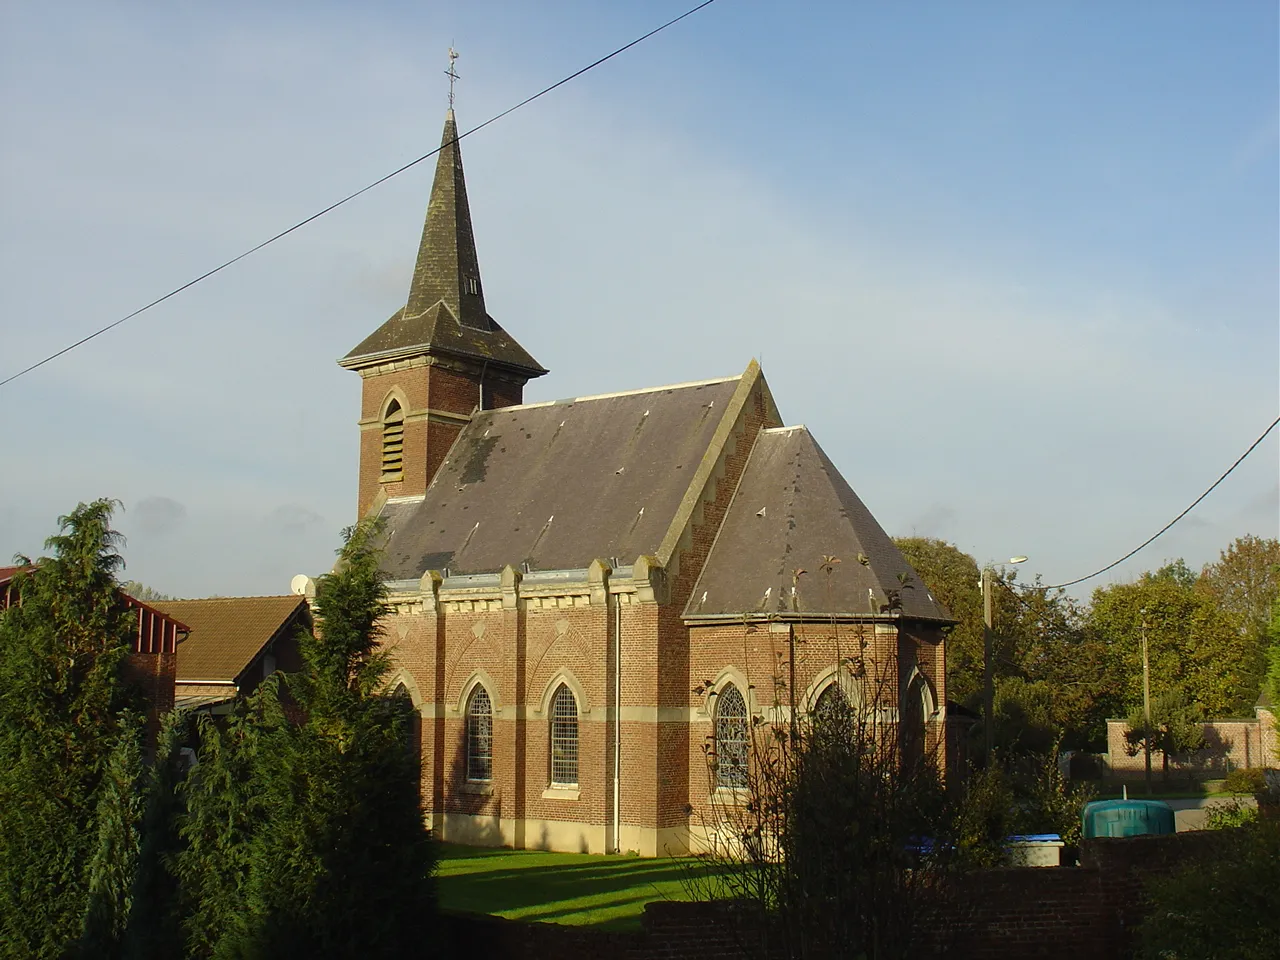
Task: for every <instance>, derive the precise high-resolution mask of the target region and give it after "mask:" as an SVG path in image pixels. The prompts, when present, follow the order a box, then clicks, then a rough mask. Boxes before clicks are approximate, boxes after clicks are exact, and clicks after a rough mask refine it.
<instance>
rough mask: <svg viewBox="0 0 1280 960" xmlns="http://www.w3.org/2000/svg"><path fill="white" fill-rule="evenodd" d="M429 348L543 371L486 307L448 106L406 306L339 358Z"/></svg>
mask: <svg viewBox="0 0 1280 960" xmlns="http://www.w3.org/2000/svg"><path fill="white" fill-rule="evenodd" d="M428 352H434V353H450V354H457V355H461V356H464V357H468V358H472V359H478V360H482V361H487V362H489V363H492V364H495V365H499V366H504V367H508V368H513V369H514V370H516V371H517V372H519V373H522V374H524V375H525V376H528V377H538V376H541V375H542V374H544V373H546V372H547V371H546V369H545V368H544V367H543V366H542V365H541V364H540V363H538V361H537V360H535V359H533V357H532V356H530V355H529V353H528V351H526V350H525V349H524V348H523V347H521V346H520V344H518V343H516V341H515V339H514V338H513V337H512V336H511V335H510V334H509V333H507V332H506V331H505V330H503V329H502V327H500V326H499V325H498V324H497V322H496V321H494V319H493V318H492V317H490V316H489V314H488V313H487V312H486V311H485V306H484V286H483V284H482V283H481V281H480V260H479V257H478V256H477V255H476V241H475V232H474V230H473V229H472V226H471V207H470V205H469V204H468V203H467V184H466V180H465V178H464V176H463V172H462V150H461V148H460V147H459V146H458V126H457V123H456V121H455V120H454V116H453V111H452V110H450V111H449V113H448V116H447V117H446V119H445V124H444V133H443V135H442V136H441V138H440V152H439V154H437V159H436V176H435V181H434V182H433V183H432V185H431V199H430V201H429V202H428V204H427V215H426V220H425V222H424V223H423V226H422V240H421V242H420V243H419V245H418V259H417V261H416V263H415V264H414V268H413V280H412V282H411V283H410V285H409V296H408V298H407V300H406V302H405V306H404V308H402V309H400V310H397V311H396V312H395V313H394V314H393V315H392V316H391V319H389V320H387V322H386V323H384V324H383V325H382V326H380V327H379V328H378V329H377V330H375V331H374V332H373V333H372V334H370V335H369V336H368V337H366V338H365V339H364V340H362V341H361V342H360V343H359V344H358V345H357V346H356V347H355V348H354V349H353V350H352V351H351V352H350V353H348V354H347V355H346V356H345V357H344V358H343V359H342V360H340V361H339V363H341V364H342V366H344V367H349V368H350V367H361V366H366V365H368V364H371V363H376V362H379V361H381V360H385V359H391V358H394V357H399V356H405V355H416V354H422V353H428Z"/></svg>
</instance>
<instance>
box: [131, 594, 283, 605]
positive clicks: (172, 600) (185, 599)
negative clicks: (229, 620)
mask: <svg viewBox="0 0 1280 960" xmlns="http://www.w3.org/2000/svg"><path fill="white" fill-rule="evenodd" d="M303 599H305V598H303V597H300V596H298V595H297V594H293V593H263V594H253V595H251V596H247V597H171V598H170V599H168V600H156V601H154V602H155V603H217V602H219V601H223V600H303Z"/></svg>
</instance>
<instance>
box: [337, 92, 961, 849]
mask: <svg viewBox="0 0 1280 960" xmlns="http://www.w3.org/2000/svg"><path fill="white" fill-rule="evenodd" d="M442 143H443V145H442V147H441V149H440V153H439V156H438V163H437V167H436V173H435V181H434V183H433V185H432V189H431V199H430V203H429V205H428V207H427V216H426V223H425V226H424V228H423V232H422V242H421V245H420V246H419V248H418V257H417V262H416V265H415V268H414V273H413V280H412V283H411V285H410V289H409V296H408V299H407V302H406V303H405V306H404V308H403V309H402V310H399V311H397V312H396V313H395V314H394V315H393V316H392V317H391V318H390V319H389V320H387V321H386V322H385V323H384V324H382V326H380V327H378V328H377V329H376V330H374V331H373V333H371V334H370V335H369V336H368V337H367V338H365V339H364V340H363V341H362V342H361V343H360V344H359V345H358V346H357V347H355V349H353V350H352V351H351V352H350V353H349V354H347V356H346V357H344V358H343V359H342V360H341V361H339V362H340V363H341V365H342V366H343V367H345V368H346V369H348V370H352V371H355V372H356V373H358V374H359V375H360V378H361V381H362V400H361V414H360V421H359V425H360V480H359V511H360V514H361V515H366V516H367V515H378V516H381V517H383V518H384V519H385V521H386V525H387V534H388V548H387V557H386V561H385V563H386V572H387V574H388V577H389V580H390V589H391V604H392V608H393V611H394V612H393V614H392V615H391V616H390V617H389V621H388V622H387V623H386V624H385V631H386V636H387V639H388V641H389V642H390V643H391V645H392V646H393V647H394V656H395V660H396V674H395V678H394V679H393V680H392V686H393V687H399V686H401V685H402V686H403V687H404V688H405V690H406V691H407V692H408V693H409V695H410V696H411V697H412V700H413V703H414V705H415V706H416V708H417V710H418V713H419V715H420V717H421V724H420V735H419V742H420V747H421V770H422V794H423V805H424V809H425V811H426V815H427V817H428V821H429V824H430V826H432V827H433V829H434V830H435V831H436V834H437V836H439V837H441V838H443V839H447V840H454V841H459V842H464V843H477V844H493V845H499V844H501V845H507V846H512V847H516V848H524V847H530V848H532V847H537V848H544V849H552V850H570V851H590V852H611V851H637V852H639V853H640V854H642V855H645V856H661V855H665V854H675V853H682V852H685V851H687V850H689V849H691V848H693V849H696V848H697V847H698V846H699V839H698V838H699V824H701V823H704V822H706V817H707V814H708V811H709V808H710V805H711V804H713V803H716V802H727V803H735V802H740V800H741V797H742V795H743V786H744V784H745V782H746V776H747V769H746V765H747V761H748V752H747V741H748V738H749V736H750V730H751V729H752V728H753V726H754V725H755V724H756V723H758V722H761V721H772V722H778V721H784V722H785V720H786V719H787V718H788V717H789V716H791V715H792V713H791V712H792V711H793V710H794V711H797V712H799V713H804V712H807V711H810V710H813V709H815V708H816V707H817V706H818V704H819V701H820V700H821V698H822V697H824V696H830V695H834V694H839V695H843V696H849V697H855V698H856V697H859V696H862V691H861V690H860V687H859V684H860V681H859V677H861V676H864V675H865V673H864V671H865V666H864V662H865V663H870V664H872V665H873V666H874V668H875V670H874V671H873V672H876V671H878V672H879V674H880V675H887V676H890V677H892V693H891V694H890V696H889V700H890V701H893V700H896V701H897V702H896V703H893V702H891V703H889V704H888V706H887V708H886V709H889V710H890V711H891V712H892V713H893V714H894V715H895V717H896V718H898V719H899V720H900V721H901V728H902V729H903V730H904V731H910V733H911V736H910V737H906V736H904V737H903V742H904V743H913V744H915V748H916V749H919V750H936V751H938V752H939V753H941V751H942V750H943V743H942V740H943V739H944V738H943V737H942V736H941V733H942V729H943V721H944V715H945V709H944V704H945V702H946V689H945V679H944V676H945V675H944V660H945V656H944V643H943V636H944V631H945V629H946V627H947V626H948V625H949V624H950V623H951V619H950V617H949V615H948V614H947V612H946V610H944V609H943V608H942V607H941V605H940V604H938V603H936V602H935V601H934V600H933V598H932V597H931V596H930V595H929V593H928V591H927V589H926V588H925V587H924V585H923V584H922V583H920V581H919V580H918V578H916V576H915V574H914V573H913V571H912V570H911V568H910V567H909V566H908V565H907V563H906V561H905V560H904V559H903V557H902V555H901V554H900V553H899V552H898V550H897V548H896V547H895V546H894V544H893V542H892V540H890V538H889V537H888V536H887V535H886V534H885V532H884V530H883V529H881V527H880V526H879V524H877V523H876V520H875V518H874V517H873V516H872V515H871V513H870V512H869V511H868V510H867V508H866V507H865V506H864V505H863V503H862V501H861V500H860V499H859V498H858V496H857V494H855V493H854V491H853V489H852V488H851V487H850V486H849V484H848V483H847V482H846V481H845V479H844V477H842V476H841V474H840V471H839V470H838V469H837V468H836V466H835V465H834V464H833V463H832V462H831V460H830V459H828V457H827V455H826V454H825V453H824V452H823V450H822V448H821V447H820V446H818V443H817V442H816V440H815V439H814V437H813V436H812V435H811V434H810V433H809V431H808V430H806V429H805V428H804V427H803V426H800V425H793V426H787V425H785V424H784V423H783V421H782V419H781V417H780V416H779V414H778V410H777V407H776V406H775V405H774V400H773V396H772V394H771V393H770V390H769V386H768V384H767V383H766V381H765V378H764V374H763V373H762V371H761V369H760V367H759V366H758V365H757V364H756V363H755V362H754V361H752V362H751V363H750V364H749V365H748V366H747V368H746V369H745V370H744V371H743V372H742V373H741V374H739V375H736V376H730V377H720V378H717V379H711V380H703V381H699V382H696V383H680V384H670V385H665V386H658V387H650V388H646V389H639V390H623V391H620V392H617V393H610V394H603V395H600V396H594V397H574V398H570V399H566V400H557V401H552V402H543V403H529V404H526V403H523V402H522V400H523V391H524V386H525V384H526V383H527V382H528V381H530V380H532V379H533V378H535V377H541V376H544V375H545V374H546V373H547V370H546V368H544V367H543V366H542V365H541V364H540V363H539V362H538V361H537V360H535V359H534V358H533V357H532V356H530V355H529V353H528V352H527V351H526V350H525V349H524V348H523V347H521V346H520V344H519V343H518V342H517V341H516V339H515V337H513V336H512V334H511V333H509V332H508V331H507V329H506V328H504V327H503V326H501V325H499V324H498V322H497V321H495V320H494V319H493V318H492V317H490V316H489V314H488V313H487V311H486V310H485V300H484V286H483V284H482V282H481V277H480V266H479V261H478V259H477V256H476V244H475V238H474V235H473V231H472V224H471V215H470V211H469V209H468V206H467V192H466V185H465V181H464V179H463V170H462V156H461V151H460V150H459V146H458V143H457V127H456V125H455V121H454V117H453V112H452V110H451V111H450V112H449V114H448V117H447V119H446V121H445V127H444V137H443V141H442ZM513 326H514V324H513ZM832 557H834V558H837V559H838V561H839V562H833V561H831V560H829V559H825V558H832ZM801 570H804V571H808V572H807V573H801V572H800V571H801ZM842 649H843V651H844V653H845V654H848V653H849V652H850V651H858V653H857V656H846V655H842V654H841V652H840V651H841V650H842ZM882 699H883V697H882ZM757 718H758V719H757ZM904 749H905V748H904ZM708 757H711V758H713V760H714V762H712V763H709V762H708Z"/></svg>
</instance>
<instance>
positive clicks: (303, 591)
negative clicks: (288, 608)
mask: <svg viewBox="0 0 1280 960" xmlns="http://www.w3.org/2000/svg"><path fill="white" fill-rule="evenodd" d="M289 592H290V593H292V594H293V595H294V596H297V597H314V596H315V595H316V582H315V581H314V580H312V579H311V578H310V577H308V576H307V575H306V574H305V573H300V574H298V575H297V576H296V577H294V578H293V579H292V580H291V581H289Z"/></svg>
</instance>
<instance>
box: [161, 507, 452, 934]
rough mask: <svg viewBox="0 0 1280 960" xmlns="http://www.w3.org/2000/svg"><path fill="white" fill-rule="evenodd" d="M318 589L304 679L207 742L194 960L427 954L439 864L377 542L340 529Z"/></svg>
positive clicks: (195, 839) (191, 827)
mask: <svg viewBox="0 0 1280 960" xmlns="http://www.w3.org/2000/svg"><path fill="white" fill-rule="evenodd" d="M345 539H346V546H345V547H344V548H343V549H342V551H341V552H340V560H339V563H338V565H337V568H336V569H335V572H334V573H332V574H330V575H329V576H326V577H322V578H321V579H320V581H319V583H318V585H317V590H316V614H317V620H318V628H317V631H316V633H315V634H311V633H305V632H304V633H303V634H302V635H301V636H300V638H299V640H300V647H301V651H302V657H303V664H304V665H303V669H302V670H301V671H300V672H299V673H298V674H294V675H288V676H284V677H283V678H282V677H281V675H276V676H274V677H272V678H269V680H268V681H267V682H266V683H264V684H263V685H262V687H260V688H259V690H258V692H257V693H256V694H255V695H254V697H252V698H251V700H250V702H249V703H247V704H246V705H245V707H244V708H243V710H242V711H241V713H240V714H239V715H238V716H237V717H236V718H234V719H233V721H232V723H231V724H230V725H229V726H228V728H227V729H226V730H225V731H220V730H218V729H216V728H214V727H213V725H212V724H205V725H204V726H203V727H202V729H201V737H202V741H203V742H202V746H201V755H200V764H199V766H197V767H196V769H195V770H194V771H193V772H192V775H191V777H190V778H189V780H188V783H187V785H186V787H185V793H186V799H187V805H188V812H187V815H186V818H185V820H184V823H183V827H182V832H183V835H184V837H185V838H186V839H187V841H188V843H189V847H188V849H187V850H185V851H184V852H183V853H182V855H181V856H180V857H179V873H180V875H181V876H182V879H183V881H184V885H185V886H186V888H187V889H186V890H185V892H184V896H185V897H186V898H187V899H188V902H189V903H191V904H192V906H193V908H194V913H193V914H192V916H191V919H190V921H189V924H188V930H189V934H190V938H191V939H190V941H189V942H190V944H191V947H192V949H193V951H194V952H195V953H196V954H197V955H211V956H215V957H273V956H281V955H294V956H312V957H351V956H361V957H366V956H367V957H381V956H393V955H400V954H401V953H405V952H410V951H411V952H413V953H415V954H421V952H422V949H423V944H422V938H421V924H422V918H423V916H424V914H426V913H429V911H431V910H432V909H433V907H434V886H433V868H434V855H433V852H432V847H431V844H430V841H429V839H428V836H427V833H426V830H425V826H424V823H423V818H422V811H421V807H420V802H419V797H418V780H417V768H416V758H415V757H414V756H412V754H411V753H410V751H409V750H408V749H407V746H406V742H407V739H408V738H407V731H406V730H405V725H406V724H407V723H408V717H407V715H406V711H405V710H404V709H403V705H402V704H401V703H399V702H398V699H397V698H395V697H386V696H383V695H381V690H382V688H383V686H384V685H385V681H386V675H387V671H388V657H387V653H386V651H385V650H384V649H383V648H382V646H381V644H380V642H379V637H380V631H379V628H378V621H379V620H380V619H381V618H382V617H383V616H384V615H385V614H386V612H387V608H386V604H385V597H386V588H385V586H384V584H383V578H382V575H381V573H380V571H379V559H380V554H379V550H378V548H377V542H378V540H379V531H378V528H377V526H376V525H375V524H372V523H366V524H361V525H359V526H357V527H354V528H351V529H350V530H348V531H346V532H345Z"/></svg>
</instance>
